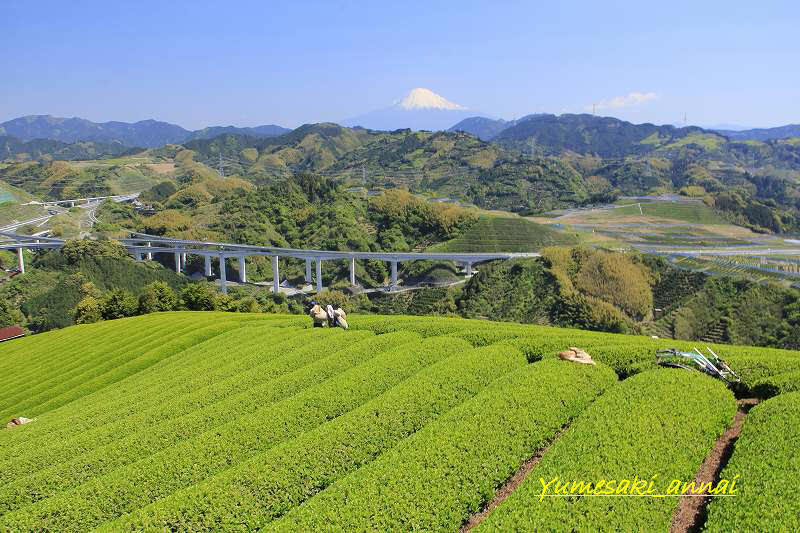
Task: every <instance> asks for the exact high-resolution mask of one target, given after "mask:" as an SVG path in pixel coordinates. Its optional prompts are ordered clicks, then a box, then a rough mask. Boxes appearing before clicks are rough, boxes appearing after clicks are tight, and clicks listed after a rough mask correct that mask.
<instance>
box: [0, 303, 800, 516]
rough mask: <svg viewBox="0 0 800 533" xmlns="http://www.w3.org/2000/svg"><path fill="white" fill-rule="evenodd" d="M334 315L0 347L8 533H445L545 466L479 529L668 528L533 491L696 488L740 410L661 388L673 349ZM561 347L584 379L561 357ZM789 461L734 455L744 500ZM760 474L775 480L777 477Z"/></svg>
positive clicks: (655, 502)
mask: <svg viewBox="0 0 800 533" xmlns="http://www.w3.org/2000/svg"><path fill="white" fill-rule="evenodd" d="M348 318H349V320H350V322H351V326H352V327H351V330H350V331H343V330H339V329H336V330H334V329H327V328H324V329H312V328H310V327H309V326H310V325H309V324H308V319H307V318H306V317H290V316H285V315H260V314H245V313H242V314H232V313H187V312H183V313H158V314H151V315H147V316H143V317H136V318H127V319H121V320H115V321H106V322H100V323H96V324H90V325H81V326H74V327H70V328H66V329H62V330H59V331H56V332H50V333H44V334H41V335H36V336H34V337H28V338H24V339H20V340H15V341H11V342H8V343H4V344H0V371H2V372H3V375H4V376H6V378H5V379H4V387H3V390H2V392H1V393H0V420H6V419H8V418H10V417H12V416H25V417H28V418H33V419H34V420H33V422H31V423H29V424H26V425H24V426H19V427H15V428H11V429H3V430H0V449H2V452H3V453H2V454H0V530H4V531H5V530H8V531H42V530H49V531H65V532H67V531H86V530H90V529H95V528H99V530H101V531H138V530H146V531H163V530H180V531H186V530H193V531H198V530H215V531H217V530H229V529H230V530H232V529H236V530H241V529H250V530H252V529H269V530H280V531H298V530H305V531H312V530H323V529H324V530H398V529H407V528H409V527H410V528H415V529H423V530H451V531H452V530H457V529H459V527H460V526H461V525H462V524H465V523H466V522H467V521H468V520H469V519H470V517H471V516H472V515H473V514H475V513H477V512H479V511H480V510H481V509H483V507H484V506H485V505H486V504H487V502H488V501H489V500H491V499H492V498H493V496H494V494H495V491H497V490H498V489H499V487H500V486H501V485H503V484H504V483H505V481H506V480H507V479H509V478H510V477H511V476H512V475H513V474H514V473H515V472H517V470H519V469H520V467H521V465H522V464H523V462H525V461H526V460H527V459H528V458H530V457H532V456H534V455H535V454H536V453H537V452H540V451H541V450H544V449H546V451H545V452H544V456H543V460H542V461H541V463H540V465H539V466H537V467H535V468H534V470H533V471H532V473H531V475H529V476H528V478H527V480H525V481H524V482H523V483H522V484H521V485H520V486H519V488H518V489H517V490H516V492H514V493H513V494H512V495H511V498H509V499H508V500H507V501H506V502H504V503H502V504H501V505H500V506H499V507H498V508H497V509H496V510H495V511H494V512H493V513H491V514H489V516H488V518H487V519H486V520H485V521H484V522H483V524H481V527H483V528H486V527H488V528H490V529H502V530H510V529H528V530H530V529H535V528H542V529H551V528H555V529H558V528H559V527H561V526H563V524H565V523H567V524H570V527H573V528H575V529H581V528H586V527H589V525H590V524H591V527H592V528H593V529H629V530H643V529H647V530H665V529H668V527H669V524H670V519H671V514H672V511H673V510H674V508H675V506H676V505H677V503H678V498H677V497H667V498H663V499H629V498H588V499H587V498H574V499H572V498H570V499H567V498H564V499H554V500H552V501H548V502H547V503H548V505H539V504H538V503H537V499H536V495H537V488H538V487H539V483H538V481H537V476H538V475H540V474H541V475H546V476H552V475H568V476H574V477H576V479H581V480H583V479H584V478H588V479H590V480H592V481H594V480H595V477H597V476H601V477H604V478H606V479H612V478H614V479H622V478H627V477H633V474H632V473H631V472H634V473H641V476H640V477H647V478H648V479H650V476H656V475H657V476H659V477H660V478H661V479H667V480H669V479H672V478H674V477H677V478H680V479H684V480H690V479H693V478H694V475H695V473H696V472H697V470H698V468H699V467H700V464H701V462H702V461H703V459H704V458H705V457H706V455H708V454H709V452H710V451H711V448H712V447H713V444H714V441H715V440H716V438H717V436H719V435H720V433H721V432H722V431H723V430H724V429H725V428H726V427H727V426H729V425H730V424H731V423H732V420H733V415H734V413H735V411H736V404H735V401H734V396H733V394H731V392H730V391H729V390H727V389H726V388H725V387H724V386H723V385H722V384H721V383H720V382H717V381H714V380H712V379H710V378H708V377H705V376H703V375H701V374H699V373H694V372H687V371H684V370H675V369H655V365H654V357H653V353H654V350H656V349H658V348H662V347H679V348H685V349H688V348H690V346H691V345H690V344H687V343H681V342H680V341H665V340H657V339H651V338H647V337H631V336H620V335H613V334H604V333H591V332H585V331H577V330H567V329H556V328H548V327H539V326H523V325H509V324H500V323H493V322H487V321H472V320H462V319H446V318H414V317H381V316H370V317H367V316H358V315H353V316H351V317H348ZM570 345H577V346H580V347H582V348H584V349H586V350H588V351H589V352H590V353H591V354H592V356H593V357H594V358H595V360H596V361H598V364H597V366H591V365H578V364H574V363H568V362H564V361H560V360H558V359H557V358H555V353H556V352H557V351H559V350H561V349H563V348H565V347H567V346H570ZM714 349H715V350H716V351H717V353H719V354H721V355H723V356H724V357H725V358H726V359H727V360H728V362H729V363H730V364H731V366H732V367H733V368H734V369H735V370H736V371H737V372H739V373H740V374H741V376H742V385H741V386H740V387H739V388H738V389H737V390H738V392H739V393H741V394H752V391H751V390H750V388H751V387H753V386H754V385H755V384H757V383H759V382H760V380H764V379H765V378H769V377H770V376H777V375H781V374H786V373H787V372H797V371H798V370H800V353H798V352H790V351H782V350H773V349H763V348H750V347H743V346H742V347H735V346H721V345H714ZM629 376H632V377H629ZM620 380H621V381H620ZM767 405H775V408H774V409H773V410H772V411H770V410H769V409H768V408H767ZM775 411H777V414H782V415H783V416H784V417H785V418H786V419H787V420H788V421H789V423H790V424H793V425H797V422H798V421H800V420H798V418H797V413H798V398H797V394H786V395H779V396H778V397H777V398H774V399H771V400H768V401H767V402H766V403H765V404H764V409H763V410H761V411H760V414H761V413H763V415H762V416H761V418H759V423H760V424H762V425H764V424H765V423H767V422H768V420H769V419H766V418H765V417H766V416H768V415H769V413H773V415H774V414H775ZM567 426H570V430H569V431H567V432H566V433H564V434H563V435H562V434H560V433H561V430H562V428H564V427H567ZM765 427H769V428H770V430H771V431H773V432H776V435H777V437H778V438H783V435H784V430H783V429H780V428H781V427H782V426H774V425H768V426H765ZM787 427H788V426H787ZM747 431H748V429H747V423H745V432H747ZM559 435H560V436H559ZM786 435H787V437H786V438H788V435H789V434H786ZM554 440H555V441H556V442H555V444H554V445H553V446H551V447H550V448H547V446H548V444H549V443H551V442H552V441H554ZM773 441H774V439H773ZM587 442H591V443H592V451H591V452H587V451H584V450H585V443H587ZM787 442H788V441H787ZM654 450H656V451H657V453H653V451H654ZM787 450H788V448H786V447H785V446H783V447H781V446H770V447H762V446H759V445H758V441H757V439H756V440H755V441H754V439H753V438H750V440H749V441H748V445H747V446H745V447H743V448H742V449H741V450H740V449H739V448H738V447H737V448H736V450H735V452H734V455H733V461H734V462H735V464H746V465H747V468H748V474H749V477H748V478H747V479H746V480H745V479H742V482H743V483H745V482H746V483H747V484H748V488H747V490H748V492H752V493H754V494H758V493H761V492H765V491H768V490H772V489H773V487H772V484H773V483H774V482H775V481H776V479H777V480H792V479H797V478H798V474H800V468H799V467H798V465H797V463H796V461H795V462H791V461H789V460H787V459H786V453H787ZM753 454H756V455H757V456H758V457H760V458H761V459H763V460H760V461H754V460H753V459H752V458H753V457H754V455H753ZM773 460H774V461H776V464H781V465H782V466H781V470H780V471H774V472H773V473H772V475H770V470H769V469H768V466H767V465H769V464H771V461H773ZM601 465H602V466H603V468H602V469H601V470H599V467H600V466H601ZM644 472H646V475H645V473H644ZM775 498H777V499H778V501H779V502H780V503H781V505H782V507H781V508H782V509H783V513H782V514H781V517H780V519H779V521H776V520H778V519H776V518H773V517H766V518H765V519H764V521H763V522H761V521H760V520H759V516H760V513H757V512H751V513H749V514H747V515H746V516H747V517H748V520H749V522H748V525H749V526H750V527H751V528H753V529H764V528H769V529H775V528H777V529H783V528H786V529H789V530H792V529H796V528H797V527H798V526H800V524H798V523H797V516H800V507H798V500H797V499H796V498H793V497H791V496H787V495H783V496H781V495H779V494H777V495H776V496H775ZM556 500H557V501H556ZM550 504H552V505H550ZM737 507H738V508H739V509H742V513H745V512H746V510H747V509H748V508H750V509H752V504H751V500H748V499H744V498H739V503H738V506H737ZM715 509H716V507H713V506H712V510H715ZM587 517H588V518H587ZM711 518H712V522H710V524H712V525H713V524H714V523H716V524H724V522H720V521H719V519H720V518H722V519H723V520H724V517H722V516H720V515H719V513H717V514H713V513H712V516H711ZM586 520H589V522H587V521H586ZM714 521H716V522H714ZM556 524H558V525H556Z"/></svg>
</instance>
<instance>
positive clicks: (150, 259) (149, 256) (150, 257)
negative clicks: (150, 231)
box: [147, 241, 153, 261]
mask: <svg viewBox="0 0 800 533" xmlns="http://www.w3.org/2000/svg"><path fill="white" fill-rule="evenodd" d="M147 247H148V248H152V247H153V244H152V243H151V242H150V241H147ZM147 260H148V261H152V260H153V252H147Z"/></svg>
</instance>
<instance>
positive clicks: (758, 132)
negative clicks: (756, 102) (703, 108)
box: [714, 124, 800, 141]
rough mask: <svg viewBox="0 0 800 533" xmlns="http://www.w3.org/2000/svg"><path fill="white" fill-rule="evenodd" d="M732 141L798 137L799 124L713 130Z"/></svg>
mask: <svg viewBox="0 0 800 533" xmlns="http://www.w3.org/2000/svg"><path fill="white" fill-rule="evenodd" d="M714 131H716V132H717V133H720V134H722V135H724V136H725V137H727V138H729V139H730V140H732V141H771V140H773V139H786V138H789V137H800V124H787V125H786V126H778V127H775V128H752V129H749V130H714Z"/></svg>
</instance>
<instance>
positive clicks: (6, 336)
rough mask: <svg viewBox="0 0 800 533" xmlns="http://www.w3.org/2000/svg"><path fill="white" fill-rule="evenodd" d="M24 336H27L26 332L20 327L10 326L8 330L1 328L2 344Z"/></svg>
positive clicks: (0, 337)
mask: <svg viewBox="0 0 800 533" xmlns="http://www.w3.org/2000/svg"><path fill="white" fill-rule="evenodd" d="M24 336H25V330H24V329H22V328H21V327H19V326H8V327H7V328H0V342H3V341H8V340H11V339H16V338H17V337H24Z"/></svg>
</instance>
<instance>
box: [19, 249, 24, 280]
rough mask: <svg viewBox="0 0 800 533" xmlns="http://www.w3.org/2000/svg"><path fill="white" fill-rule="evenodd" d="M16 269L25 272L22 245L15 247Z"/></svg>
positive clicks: (21, 272)
mask: <svg viewBox="0 0 800 533" xmlns="http://www.w3.org/2000/svg"><path fill="white" fill-rule="evenodd" d="M17 270H19V273H20V274H24V273H25V257H24V256H23V255H22V247H20V248H17Z"/></svg>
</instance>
